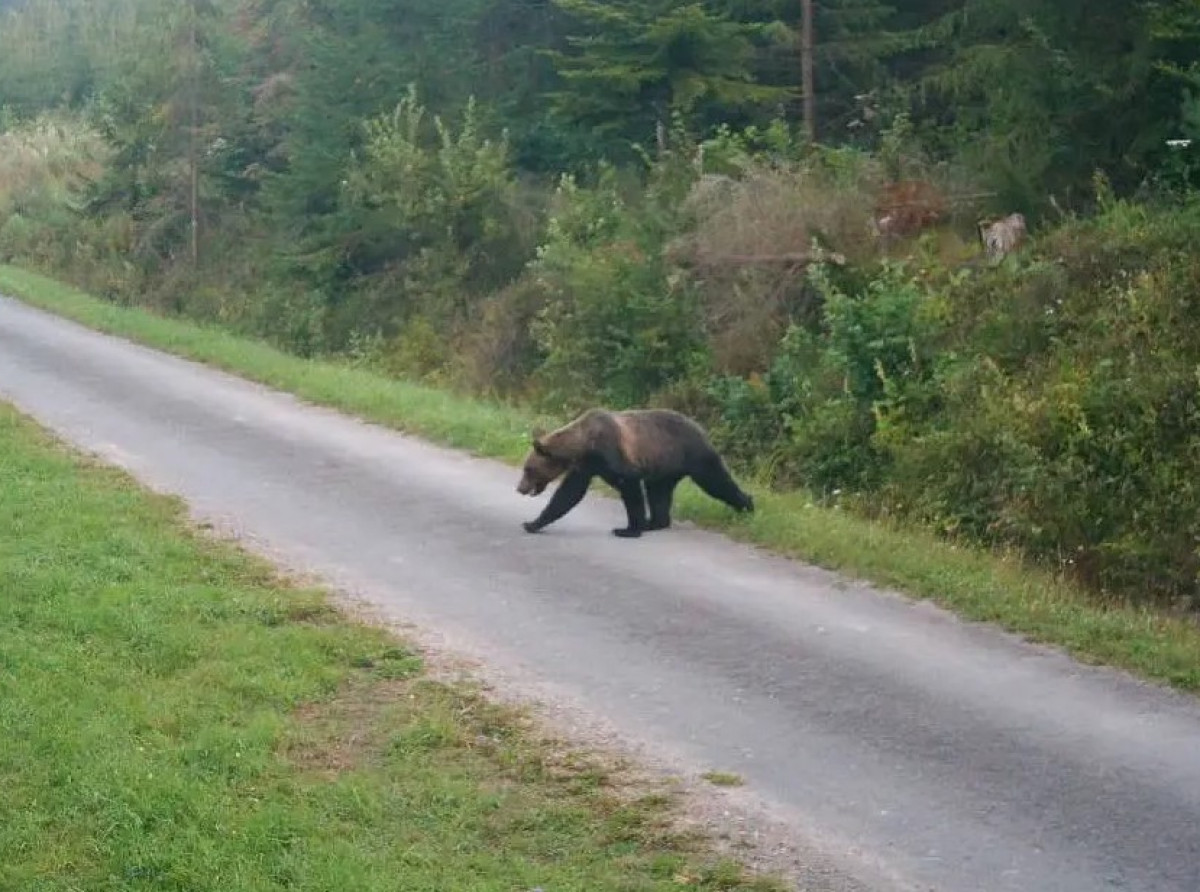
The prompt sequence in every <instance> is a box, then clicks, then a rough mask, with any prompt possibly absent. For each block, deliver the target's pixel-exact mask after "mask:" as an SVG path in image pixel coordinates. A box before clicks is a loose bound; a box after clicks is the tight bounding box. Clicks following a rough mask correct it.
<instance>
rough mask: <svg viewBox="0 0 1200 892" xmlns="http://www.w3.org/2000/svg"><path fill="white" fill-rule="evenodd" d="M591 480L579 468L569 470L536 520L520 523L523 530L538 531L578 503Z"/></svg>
mask: <svg viewBox="0 0 1200 892" xmlns="http://www.w3.org/2000/svg"><path fill="white" fill-rule="evenodd" d="M591 482H592V475H591V474H588V473H586V472H584V471H580V470H574V471H570V472H569V473H568V474H567V476H566V477H565V478H564V479H563V482H562V483H560V484H559V485H558V489H556V490H555V491H554V495H553V496H551V497H550V503H549V504H548V505H546V507H545V509H544V510H543V511H542V513H541V514H539V515H538V518H537V520H530V521H526V522H525V523H523V524H521V526H523V527H524V528H525V532H527V533H536V532H539V531H540V530H542V529H544V528H545V527H548V526H550V524H552V523H554V521H556V520H558V519H559V518H560V517H562V516H563V515H564V514H566V513H567V512H568V511H570V510H571V509H572V508H574V507H575V506H576V505H578V504H579V503H580V502H581V501H583V497H584V496H585V495H586V494H587V491H588V486H590V485H591Z"/></svg>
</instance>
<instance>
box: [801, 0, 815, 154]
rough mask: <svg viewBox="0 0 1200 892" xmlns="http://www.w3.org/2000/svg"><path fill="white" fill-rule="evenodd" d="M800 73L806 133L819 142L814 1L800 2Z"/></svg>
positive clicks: (809, 138) (813, 140) (810, 138)
mask: <svg viewBox="0 0 1200 892" xmlns="http://www.w3.org/2000/svg"><path fill="white" fill-rule="evenodd" d="M800 13H801V16H800V18H801V26H800V71H801V88H802V89H803V91H804V133H805V135H806V136H807V137H808V141H809V142H810V143H814V142H816V141H817V94H816V86H815V84H814V82H813V81H814V78H813V0H800Z"/></svg>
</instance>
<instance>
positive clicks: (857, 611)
mask: <svg viewBox="0 0 1200 892" xmlns="http://www.w3.org/2000/svg"><path fill="white" fill-rule="evenodd" d="M0 396H3V397H4V398H5V399H9V400H11V401H12V402H14V403H16V404H17V405H18V406H20V407H21V408H23V409H24V410H25V411H27V412H29V413H30V414H32V415H34V416H35V417H37V418H38V419H40V420H41V421H42V422H43V423H45V424H47V425H48V426H50V427H51V428H52V429H55V430H56V431H58V432H59V433H60V434H62V435H64V436H65V437H66V438H68V439H69V440H71V441H73V442H75V443H77V444H79V445H81V446H83V447H85V448H88V449H92V450H95V451H98V452H100V453H101V454H102V455H104V456H106V457H108V458H110V459H113V460H115V461H117V462H119V463H121V464H123V465H125V466H126V467H128V468H130V469H131V470H132V471H133V472H134V473H136V474H138V475H139V476H140V477H141V478H142V479H144V480H146V481H147V482H148V483H150V484H151V485H154V486H156V487H157V488H159V489H162V490H167V491H172V492H175V493H178V494H180V495H181V496H183V497H185V498H186V499H187V500H188V501H189V503H190V504H191V505H192V506H193V508H194V509H195V510H196V511H197V512H198V513H199V514H201V515H204V516H209V517H214V518H221V519H224V520H225V521H228V522H230V523H233V524H234V525H236V528H238V529H240V530H242V531H244V532H245V533H246V534H248V535H249V536H251V537H252V538H253V539H255V540H257V541H258V543H259V544H260V545H261V546H262V547H264V548H267V549H269V550H274V551H276V552H277V553H278V554H280V555H281V556H283V557H286V559H287V560H288V561H290V562H292V563H293V564H298V565H302V566H304V567H308V568H312V569H315V570H318V571H320V572H322V573H325V574H327V575H328V576H329V577H330V578H331V579H333V580H335V581H339V582H343V583H347V584H351V585H353V586H355V587H356V588H357V590H358V591H360V592H362V593H365V595H366V596H367V597H369V598H370V599H371V600H372V601H373V602H375V603H376V604H378V605H379V607H380V608H381V609H382V610H383V611H384V612H385V613H386V614H387V615H389V616H391V617H393V618H398V619H405V620H410V621H413V622H415V623H417V624H420V625H422V626H425V627H427V628H431V629H434V630H437V631H438V632H440V633H444V634H445V635H446V636H447V640H448V641H450V642H452V643H454V644H455V645H456V646H458V645H461V646H462V647H464V648H465V649H467V650H470V651H471V652H474V653H479V654H483V655H485V656H486V659H487V660H488V661H489V662H491V663H492V664H493V665H495V666H496V667H498V668H499V669H502V670H505V671H512V672H513V673H514V674H521V673H523V674H524V675H526V676H528V677H530V678H533V679H537V680H540V681H543V682H545V683H547V684H548V685H549V686H550V687H548V688H547V690H553V691H554V692H555V696H557V697H561V698H563V699H564V702H571V703H577V704H581V705H582V706H584V707H586V708H587V709H589V710H591V711H593V712H594V713H595V714H596V715H598V716H600V717H602V718H604V719H607V720H609V721H611V722H612V723H613V725H614V726H615V727H616V728H618V729H619V730H620V731H621V732H622V733H623V734H626V735H628V736H629V738H630V739H631V740H634V741H638V742H640V743H642V744H646V745H649V746H651V747H652V748H653V751H654V752H660V753H664V754H667V753H669V754H671V755H672V756H673V757H677V758H679V759H683V760H686V762H687V764H690V765H693V766H696V767H699V768H709V767H711V768H716V769H720V770H724V771H732V772H737V773H739V774H741V775H743V776H744V777H745V778H746V779H747V781H748V785H749V789H750V790H751V791H753V792H755V793H757V794H761V795H762V797H763V798H764V800H765V801H767V802H769V803H772V804H773V805H776V806H778V807H779V808H780V809H782V810H784V811H783V813H786V814H787V815H789V816H790V818H791V819H793V820H794V821H795V822H796V826H797V827H798V828H801V830H802V832H803V834H804V843H805V845H807V846H809V847H811V851H812V853H813V858H814V864H815V865H816V866H818V867H819V870H818V871H816V873H815V874H814V878H812V879H811V883H812V885H811V888H813V889H830V890H832V889H838V890H842V889H851V888H870V889H908V888H912V889H936V890H953V892H969V890H987V892H1002V890H1014V892H1016V890H1019V892H1100V890H1110V889H1128V890H1134V892H1168V890H1170V892H1197V890H1200V708H1198V707H1197V704H1196V703H1195V702H1194V701H1192V700H1190V699H1188V698H1184V697H1179V696H1174V695H1171V694H1169V693H1166V692H1164V691H1162V690H1159V689H1156V688H1152V687H1149V686H1144V685H1140V684H1137V683H1135V682H1133V681H1131V680H1129V679H1128V678H1126V677H1124V676H1122V675H1120V674H1119V673H1115V672H1108V671H1104V670H1093V669H1088V668H1084V667H1081V666H1078V665H1076V664H1074V663H1072V662H1071V661H1069V660H1068V659H1066V658H1064V657H1062V656H1061V655H1058V654H1056V653H1052V652H1049V651H1047V650H1043V649H1040V648H1035V647H1031V646H1028V645H1025V644H1022V643H1020V642H1017V641H1015V640H1013V639H1011V638H1009V637H1008V636H1004V635H1002V634H1000V633H998V632H995V631H993V630H991V629H987V628H982V627H979V626H971V625H966V624H963V623H960V622H958V621H956V620H954V619H953V618H951V617H949V616H947V615H945V614H944V613H942V612H941V611H938V610H935V609H933V608H930V607H928V606H924V605H920V604H912V603H909V602H907V601H905V600H904V599H901V598H899V597H893V596H890V595H888V594H885V593H879V592H876V591H872V590H870V589H868V588H866V587H863V586H858V585H853V584H849V583H846V582H844V581H840V580H839V578H838V577H836V576H834V575H832V574H827V573H824V572H820V571H817V570H814V569H812V568H807V567H804V566H802V565H798V564H795V563H791V562H788V561H784V560H779V559H775V558H772V557H769V556H765V555H763V554H760V553H757V552H755V551H753V550H751V549H749V548H746V547H742V546H739V545H737V544H734V543H731V542H729V541H727V540H724V539H722V538H720V537H718V536H715V535H711V534H708V533H705V532H702V531H698V530H693V529H676V530H672V531H670V532H667V533H662V534H656V535H653V536H647V537H645V538H643V539H641V540H638V541H627V540H618V539H616V538H614V537H613V536H611V535H609V533H608V530H609V528H610V527H611V526H612V525H613V524H614V523H616V522H617V521H618V520H619V519H620V513H621V508H620V504H619V503H618V502H614V501H609V500H597V499H593V500H589V501H588V502H585V503H584V505H582V506H581V507H580V509H579V510H578V511H577V512H576V513H575V514H573V515H571V516H570V517H568V518H567V519H565V520H564V521H562V522H560V524H559V525H557V526H556V527H553V528H551V530H548V531H547V532H546V533H543V534H542V535H540V536H529V535H527V534H525V533H524V532H522V530H521V528H520V525H519V524H520V521H521V520H524V519H527V518H528V517H531V516H532V515H533V513H534V512H535V511H536V509H537V508H538V506H539V504H540V503H538V502H534V501H532V500H529V499H524V498H521V497H520V496H518V495H517V494H516V492H515V491H514V487H515V484H516V479H517V475H516V473H515V472H514V471H513V470H512V469H510V468H507V467H504V466H501V465H498V464H495V463H491V462H485V461H481V460H476V459H472V458H469V457H465V456H463V455H460V454H456V453H453V452H450V451H446V450H442V449H438V448H434V447H432V446H429V445H427V444H424V443H421V442H419V441H414V440H412V439H409V438H404V437H401V436H398V435H396V434H394V433H390V432H387V431H384V430H381V429H378V428H375V427H373V426H370V425H365V424H362V423H359V422H357V421H354V420H351V419H348V418H345V417H342V416H339V415H337V414H335V413H333V412H328V411H324V410H320V409H315V408H311V407H306V406H303V405H301V404H299V403H298V402H296V401H295V400H293V399H291V398H289V397H286V396H283V395H279V394H276V393H272V392H269V391H266V390H264V389H262V388H259V387H257V386H254V385H250V384H247V383H245V382H242V381H240V380H237V379H234V378H231V377H229V376H226V375H222V374H220V373H217V372H213V371H211V370H208V369H205V368H202V367H199V366H196V365H194V364H190V363H187V362H184V361H181V360H179V359H176V358H173V357H169V356H165V355H163V354H160V353H156V352H154V351H151V350H147V349H144V348H140V347H136V346H133V345H130V344H128V343H125V342H123V341H120V340H117V339H113V338H108V337H105V336H102V335H98V334H95V333H92V332H89V331H86V330H84V329H81V328H79V327H77V326H75V325H73V324H70V323H67V322H64V321H61V320H59V319H56V318H54V317H51V316H48V315H45V314H42V313H40V312H37V311H34V310H32V309H29V308H27V307H25V306H24V305H22V304H18V303H16V302H13V301H9V300H5V299H0ZM0 510H2V509H0ZM860 883H861V885H860Z"/></svg>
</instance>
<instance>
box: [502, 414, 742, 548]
mask: <svg viewBox="0 0 1200 892" xmlns="http://www.w3.org/2000/svg"><path fill="white" fill-rule="evenodd" d="M564 474H565V475H566V477H565V478H564V479H563V482H562V483H561V484H560V485H559V487H558V489H557V490H555V492H554V495H553V496H552V497H551V499H550V503H549V504H548V505H547V506H546V508H545V510H543V511H542V513H541V514H540V515H539V516H538V518H537V519H536V520H532V521H529V522H527V523H525V524H524V527H525V529H526V531H527V532H530V533H536V532H539V531H540V530H542V529H544V528H545V527H547V526H549V525H550V524H552V523H554V521H556V520H558V519H559V518H561V517H562V516H563V515H565V514H566V513H567V512H568V511H570V510H571V509H572V508H574V507H575V506H576V505H578V504H579V502H580V501H581V500H582V499H583V497H584V495H585V494H586V493H587V490H588V487H589V486H590V485H591V482H592V479H593V478H595V477H599V478H600V479H601V480H603V481H604V482H605V483H607V484H608V485H609V486H611V487H613V489H615V490H617V492H619V493H620V494H621V501H622V502H624V503H625V511H626V513H627V514H628V523H627V524H626V526H625V527H623V528H621V529H616V530H613V533H614V534H615V535H617V536H621V537H626V538H632V537H636V536H640V535H641V534H642V532H643V531H645V530H663V529H666V528H667V527H669V526H670V525H671V499H672V497H673V496H674V494H675V487H676V486H677V485H678V484H679V481H680V480H682V479H683V478H684V477H691V478H692V480H693V481H695V483H696V485H697V486H699V487H700V488H701V489H702V490H704V491H705V492H706V493H708V494H709V495H710V496H712V497H713V498H714V499H718V500H720V501H722V502H725V503H726V504H727V505H729V506H730V507H732V508H734V509H735V510H737V511H753V510H754V500H753V499H752V498H751V497H750V496H749V495H748V494H747V493H745V492H743V491H742V489H741V487H739V486H738V485H737V483H736V482H734V479H733V477H731V476H730V474H729V470H728V468H726V467H725V462H724V461H722V459H721V456H720V455H718V454H717V451H716V449H714V448H713V445H712V443H710V442H709V439H708V435H707V434H706V433H705V431H704V429H703V428H702V427H701V426H700V425H699V424H697V423H696V422H695V421H693V420H692V419H690V418H688V417H687V416H686V415H681V414H680V413H678V412H674V411H671V410H670V409H631V410H628V411H624V412H610V411H608V410H606V409H589V410H588V411H587V412H585V413H583V414H582V415H580V416H579V417H578V418H576V419H575V420H574V421H572V422H570V423H569V424H566V425H563V426H562V427H560V428H559V429H558V430H556V431H552V432H550V433H548V434H544V433H540V432H535V433H534V435H533V449H532V450H530V452H529V455H528V456H527V457H526V459H525V467H524V470H523V473H522V475H521V482H520V483H519V484H517V492H519V493H521V495H528V496H536V495H540V494H541V493H542V491H543V490H545V489H546V487H547V486H549V485H550V484H551V483H552V482H554V481H555V480H556V479H558V478H559V477H561V476H562V475H564ZM643 485H644V486H645V493H644V494H643V491H642V487H643ZM647 501H649V504H650V516H649V519H647V517H646V502H647Z"/></svg>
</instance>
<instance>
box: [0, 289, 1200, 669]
mask: <svg viewBox="0 0 1200 892" xmlns="http://www.w3.org/2000/svg"><path fill="white" fill-rule="evenodd" d="M0 292H7V293H9V294H13V295H16V296H19V297H21V298H22V299H24V300H26V301H27V302H29V303H30V304H33V305H36V306H40V307H42V308H45V309H47V310H51V311H53V312H55V313H58V314H61V315H63V316H66V317H69V318H72V319H75V320H77V321H79V322H82V323H83V324H85V325H88V326H90V327H93V328H96V329H99V330H102V331H107V332H111V333H113V334H119V335H123V336H125V337H129V338H132V339H134V340H137V341H140V342H142V343H145V344H148V345H151V346H155V347H159V348H161V349H164V350H169V351H171V352H174V353H177V354H180V355H183V356H187V357H190V358H192V359H196V360H199V361H202V362H205V363H208V364H210V365H213V366H217V367H220V368H223V369H226V370H228V371H232V372H236V373H237V374H240V375H242V376H244V377H246V378H250V379H252V380H255V381H259V382H262V383H264V384H267V385H270V386H272V387H276V388H278V389H280V390H285V391H289V392H291V393H293V394H296V395H297V396H299V397H302V398H304V399H307V400H310V401H312V402H314V403H319V404H323V405H327V406H332V407H335V408H338V409H342V410H345V411H347V412H351V413H354V414H356V415H359V416H361V417H363V418H367V419H369V420H372V421H376V422H379V423H382V424H385V425H390V426H392V427H394V428H397V429H400V430H404V431H408V432H410V433H414V434H419V435H421V436H424V437H427V438H429V439H431V440H435V441H438V442H441V443H444V444H447V445H450V446H455V447H460V448H463V449H468V450H470V451H472V452H474V453H476V454H478V455H484V456H489V457H492V458H497V459H501V460H504V461H507V462H510V463H514V464H515V463H517V462H519V460H520V459H521V458H522V456H523V455H524V453H525V450H526V448H527V443H528V431H529V430H530V429H531V428H532V427H533V426H534V425H535V424H543V425H546V426H552V425H554V424H555V423H561V421H562V420H563V419H546V418H541V417H537V416H535V415H534V414H533V413H530V412H527V411H523V410H521V409H518V408H511V407H507V406H502V405H497V404H494V403H489V402H485V401H482V400H474V399H469V398H466V397H462V396H456V395H453V394H450V393H447V392H444V391H440V390H437V389H434V388H430V387H423V386H419V385H415V384H411V383H405V382H400V381H395V380H391V379H387V378H384V377H382V376H380V375H377V374H374V373H372V372H369V371H365V370H361V369H352V368H348V367H346V366H343V365H338V364H336V363H331V362H323V361H309V360H304V359H299V358H297V357H294V356H289V355H287V354H285V353H282V352H280V351H278V350H275V349H273V348H271V347H269V346H267V345H265V344H262V343H260V342H256V341H252V340H248V339H245V338H239V337H236V336H234V335H231V334H229V333H226V332H223V331H220V330H217V329H214V328H206V327H203V326H199V325H196V324H194V323H190V322H184V321H178V320H172V319H166V318H162V317H159V316H155V315H153V314H151V313H148V312H145V311H142V310H137V309H126V308H121V307H117V306H114V305H112V304H108V303H105V302H102V301H99V300H96V299H95V298H92V297H89V296H88V295H86V294H83V293H81V292H79V291H77V290H76V289H74V288H71V287H69V286H66V285H63V284H61V283H58V282H56V281H54V280H51V279H47V278H45V277H42V276H39V275H36V274H33V273H30V272H27V271H24V270H20V269H17V268H14V267H11V266H8V267H6V266H0ZM751 490H752V491H753V492H754V493H755V499H756V502H757V505H758V510H757V511H756V512H755V514H754V515H753V516H752V517H749V518H745V517H738V518H733V517H731V516H730V514H729V512H728V511H727V510H726V509H725V508H724V507H723V506H721V505H718V504H716V503H714V502H712V501H711V500H709V499H706V498H705V497H704V496H703V495H701V494H700V493H699V492H698V491H697V490H696V489H695V488H693V487H691V486H690V485H689V486H685V487H683V488H681V491H680V494H679V501H678V506H679V507H678V512H677V514H678V516H679V517H680V518H681V519H687V520H692V521H695V522H696V523H698V524H700V525H702V526H704V527H707V528H709V529H715V530H720V531H723V532H725V533H727V534H728V535H730V536H731V537H733V538H736V539H739V540H742V541H745V542H751V543H754V544H757V545H761V546H764V547H766V548H769V549H771V550H773V551H776V552H778V553H781V554H785V555H789V556H792V557H798V558H802V559H804V560H807V561H810V562H812V563H815V564H818V565H821V566H824V567H827V568H830V569H835V570H840V571H842V572H845V573H847V574H850V575H854V576H858V577H860V578H863V579H867V580H869V581H871V582H874V583H877V584H881V585H887V586H893V587H896V588H898V589H900V590H902V591H904V592H906V593H908V594H910V595H913V596H916V597H923V598H929V599H931V600H933V601H936V602H937V603H939V604H941V605H944V606H946V607H948V608H950V609H952V610H954V611H956V612H957V613H958V614H960V615H961V616H963V617H965V618H968V619H974V620H982V621H988V622H994V623H996V624H998V625H1000V626H1002V627H1004V628H1006V629H1008V630H1010V631H1014V632H1017V633H1020V634H1023V635H1026V636H1028V637H1029V638H1031V639H1033V640H1036V641H1041V642H1045V643H1049V644H1054V645H1058V646H1061V647H1064V648H1065V649H1067V650H1068V651H1069V652H1070V653H1072V654H1073V655H1075V656H1076V657H1077V658H1079V659H1081V660H1084V661H1090V662H1099V663H1105V664H1110V665H1115V666H1119V667H1122V668H1124V669H1127V670H1130V671H1132V672H1134V673H1137V674H1139V675H1141V676H1143V677H1145V678H1149V679H1154V680H1157V681H1162V682H1166V683H1168V684H1170V685H1173V686H1175V687H1177V688H1180V689H1183V690H1192V691H1195V690H1200V625H1197V623H1195V622H1194V621H1192V620H1190V619H1188V618H1178V617H1169V616H1164V615H1162V614H1159V613H1156V612H1154V611H1153V610H1151V609H1148V608H1141V607H1136V606H1130V605H1124V604H1101V603H1099V602H1098V601H1097V600H1096V599H1094V598H1092V597H1089V596H1088V595H1087V594H1086V593H1084V592H1082V591H1081V590H1079V589H1078V588H1077V587H1075V586H1073V585H1071V584H1069V583H1067V582H1065V581H1063V580H1062V579H1060V578H1059V577H1057V576H1055V575H1053V574H1051V573H1048V572H1045V571H1042V570H1039V569H1036V568H1031V567H1029V566H1028V565H1026V564H1024V563H1022V562H1021V561H1020V560H1017V559H1014V558H1011V557H1006V556H1003V555H997V554H994V553H991V552H987V551H984V550H981V549H974V548H967V547H961V546H955V545H953V544H951V543H948V542H946V541H944V540H941V539H939V538H937V537H936V536H934V535H933V534H932V533H929V532H927V531H924V530H919V529H911V528H903V527H898V526H893V525H887V524H882V523H876V522H871V521H866V520H863V519H861V518H859V517H857V516H854V515H852V514H849V513H847V512H844V511H839V510H836V509H826V508H820V507H816V506H814V505H813V504H812V501H811V499H810V498H809V496H808V495H807V494H806V493H803V492H793V493H783V494H779V493H769V492H765V491H764V490H763V489H762V488H761V487H757V488H756V487H751Z"/></svg>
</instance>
